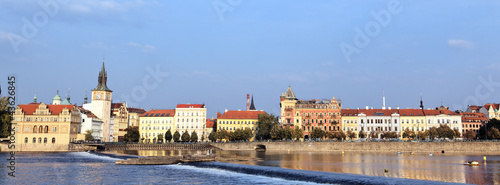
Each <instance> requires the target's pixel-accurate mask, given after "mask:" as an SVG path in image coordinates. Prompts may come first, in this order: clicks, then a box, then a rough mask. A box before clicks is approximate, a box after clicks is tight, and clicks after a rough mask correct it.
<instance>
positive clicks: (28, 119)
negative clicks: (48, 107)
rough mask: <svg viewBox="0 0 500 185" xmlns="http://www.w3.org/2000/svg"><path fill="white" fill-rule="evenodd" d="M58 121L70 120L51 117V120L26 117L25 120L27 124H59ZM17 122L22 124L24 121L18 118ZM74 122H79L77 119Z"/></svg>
mask: <svg viewBox="0 0 500 185" xmlns="http://www.w3.org/2000/svg"><path fill="white" fill-rule="evenodd" d="M58 120H60V121H63V122H66V121H67V120H69V119H67V118H63V119H57V117H51V118H45V119H43V118H38V117H35V118H34V119H33V118H32V117H25V118H24V121H25V122H57V121H58ZM16 121H18V122H20V121H23V120H22V118H20V117H18V118H16ZM73 122H77V121H76V119H74V120H73Z"/></svg>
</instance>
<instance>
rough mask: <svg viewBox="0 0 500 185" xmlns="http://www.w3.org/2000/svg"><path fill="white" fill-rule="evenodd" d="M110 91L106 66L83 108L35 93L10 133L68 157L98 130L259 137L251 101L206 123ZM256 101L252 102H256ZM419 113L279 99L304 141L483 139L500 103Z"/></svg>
mask: <svg viewBox="0 0 500 185" xmlns="http://www.w3.org/2000/svg"><path fill="white" fill-rule="evenodd" d="M112 92H113V91H112V90H110V89H109V88H108V87H107V72H106V70H105V67H104V62H103V65H102V68H101V71H100V72H99V76H98V85H97V87H96V88H94V89H92V96H91V99H90V103H89V102H88V98H87V96H85V98H84V103H83V104H82V105H81V106H78V105H76V104H71V101H70V97H69V93H68V95H67V97H66V98H65V99H64V100H63V99H62V98H61V97H60V96H59V92H58V93H57V95H56V96H55V97H54V98H53V101H52V104H45V103H43V102H37V98H36V93H35V97H34V100H33V102H32V103H29V104H21V105H18V106H17V108H16V110H15V113H14V115H13V121H12V123H13V124H12V127H13V128H14V129H15V131H16V143H18V145H17V146H16V148H17V149H19V150H22V151H30V150H31V151H47V150H49V151H61V150H62V151H64V150H67V149H68V144H69V143H70V142H74V141H77V140H84V139H85V133H86V132H87V131H92V136H93V137H94V138H95V139H99V140H102V141H104V142H120V141H123V140H124V136H125V134H126V129H127V128H129V127H131V126H138V127H139V133H140V137H141V141H143V142H157V141H158V139H159V135H164V134H165V132H167V130H169V129H170V131H171V133H172V134H173V133H174V132H175V131H179V132H180V133H181V134H183V133H184V132H188V133H189V134H193V133H194V132H196V133H197V135H198V140H199V141H206V140H207V139H208V135H209V134H210V133H211V132H215V131H217V130H227V131H235V130H237V129H245V128H249V129H251V130H252V131H253V132H254V134H255V132H256V130H257V122H258V117H259V115H260V114H267V113H266V112H265V111H262V110H256V109H255V105H254V101H253V97H252V99H251V101H250V95H247V106H246V110H225V111H224V113H217V117H216V118H213V117H212V118H211V119H207V108H206V106H205V105H204V104H178V105H177V106H176V107H175V109H158V110H149V111H146V110H144V109H141V108H133V107H127V104H126V102H122V103H112ZM250 102H251V103H250ZM420 104H421V105H420V108H418V109H399V108H395V109H393V108H391V107H385V100H384V105H383V107H382V108H380V109H373V108H369V107H366V108H365V109H359V108H358V109H349V108H345V109H344V108H343V107H342V101H341V100H340V99H336V98H335V97H333V98H331V99H322V100H319V99H313V100H299V99H298V98H297V97H296V96H295V94H294V92H293V91H292V88H291V87H288V89H287V90H286V92H285V93H282V94H281V96H280V108H281V111H280V116H279V117H280V118H279V119H280V124H281V126H283V127H285V126H289V127H292V128H295V127H298V128H300V129H302V130H303V133H304V138H310V134H311V131H312V130H313V129H314V128H320V129H322V130H325V131H344V132H347V131H352V132H355V133H356V134H358V133H359V132H360V131H364V132H365V133H367V134H370V133H372V132H377V133H382V132H397V133H398V134H400V135H402V134H401V133H402V132H403V131H404V130H405V129H407V128H408V129H410V130H412V131H425V130H427V129H429V128H431V127H439V126H440V125H448V126H449V127H450V128H452V129H458V130H460V131H462V132H466V131H468V130H472V131H475V132H477V131H478V130H479V128H480V127H481V126H483V125H484V124H486V122H487V121H488V120H489V119H490V118H498V117H500V115H499V112H498V109H499V105H498V104H486V105H485V106H469V107H468V109H467V110H466V111H465V112H453V111H450V110H448V108H446V107H443V106H441V107H438V108H435V109H424V107H423V102H422V101H421V102H420Z"/></svg>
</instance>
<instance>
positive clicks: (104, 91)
mask: <svg viewBox="0 0 500 185" xmlns="http://www.w3.org/2000/svg"><path fill="white" fill-rule="evenodd" d="M107 80H108V74H107V72H106V69H105V68H104V61H103V62H102V68H101V71H100V72H99V77H98V78H97V82H99V83H98V85H97V87H96V88H95V89H92V98H91V102H90V107H91V108H90V111H91V112H92V113H94V115H96V116H97V117H98V118H100V119H102V141H103V142H109V141H111V140H110V121H111V94H112V92H113V91H111V90H110V89H109V88H108V86H107V85H106V82H107Z"/></svg>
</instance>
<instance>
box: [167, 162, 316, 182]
mask: <svg viewBox="0 0 500 185" xmlns="http://www.w3.org/2000/svg"><path fill="white" fill-rule="evenodd" d="M163 167H165V168H169V169H172V170H189V171H193V172H195V173H206V174H208V175H218V176H222V177H227V178H234V179H237V180H238V182H240V183H243V184H245V183H252V184H320V183H314V182H307V181H296V180H287V179H282V178H279V177H267V176H261V175H251V174H245V173H239V172H232V171H228V170H223V169H217V168H200V167H195V166H189V165H165V166H163Z"/></svg>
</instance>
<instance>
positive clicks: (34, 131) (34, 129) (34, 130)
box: [33, 125, 37, 133]
mask: <svg viewBox="0 0 500 185" xmlns="http://www.w3.org/2000/svg"><path fill="white" fill-rule="evenodd" d="M36 129H37V128H36V125H35V126H34V127H33V133H36Z"/></svg>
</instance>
